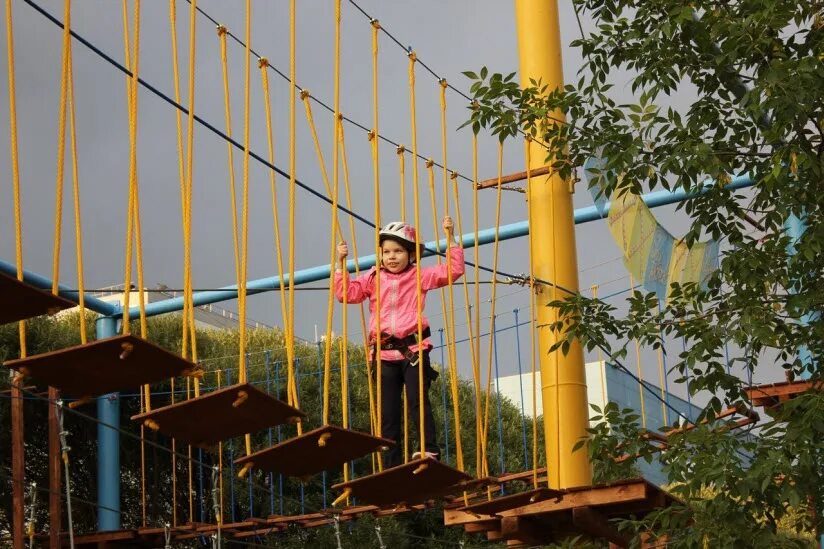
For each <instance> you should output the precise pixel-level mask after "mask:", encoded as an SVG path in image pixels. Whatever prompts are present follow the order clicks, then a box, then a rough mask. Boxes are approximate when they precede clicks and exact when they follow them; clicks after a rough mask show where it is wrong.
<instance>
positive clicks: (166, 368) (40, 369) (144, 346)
mask: <svg viewBox="0 0 824 549" xmlns="http://www.w3.org/2000/svg"><path fill="white" fill-rule="evenodd" d="M3 365H4V366H6V367H7V368H12V369H14V370H17V371H18V372H20V373H21V374H23V375H26V376H30V377H32V378H33V379H34V380H35V381H37V382H38V383H40V384H42V385H48V386H50V387H56V388H57V389H60V391H61V392H63V394H65V395H68V396H72V397H80V398H84V397H96V396H100V395H104V394H106V393H113V392H116V391H121V390H126V389H134V388H136V387H139V386H141V385H144V384H147V383H156V382H158V381H162V380H165V379H169V378H170V377H178V376H185V375H192V374H195V373H196V372H198V371H199V368H198V366H197V365H196V364H194V363H193V362H189V361H188V360H185V359H183V358H181V357H180V356H178V355H176V354H174V353H170V352H169V351H167V350H165V349H161V348H160V347H158V346H157V345H155V344H153V343H149V342H148V341H146V340H144V339H141V338H139V337H136V336H133V335H125V336H117V337H112V338H108V339H100V340H98V341H93V342H91V343H87V344H85V345H77V346H75V347H69V348H67V349H61V350H59V351H52V352H50V353H44V354H41V355H35V356H30V357H28V358H21V359H17V360H8V361H6V362H5V363H3Z"/></svg>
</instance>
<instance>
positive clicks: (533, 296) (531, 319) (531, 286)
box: [524, 136, 538, 489]
mask: <svg viewBox="0 0 824 549" xmlns="http://www.w3.org/2000/svg"><path fill="white" fill-rule="evenodd" d="M531 140H532V139H531V138H530V137H529V136H527V138H526V140H525V141H524V151H526V187H527V193H526V197H527V200H526V207H527V223H528V224H529V233H528V234H529V360H530V366H531V368H532V487H533V488H535V489H537V488H538V379H537V378H538V376H537V367H536V365H537V360H536V356H535V354H536V353H535V332H536V330H537V327H536V326H535V299H536V298H537V296H536V294H535V241H534V238H533V235H532V226H533V215H535V212H534V211H533V208H532V201H531V200H529V197H530V196H532V175H531V171H530V166H531V165H532V150H531V148H530V146H529V143H530V141H531Z"/></svg>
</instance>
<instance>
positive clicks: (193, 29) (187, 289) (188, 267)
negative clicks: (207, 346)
mask: <svg viewBox="0 0 824 549" xmlns="http://www.w3.org/2000/svg"><path fill="white" fill-rule="evenodd" d="M196 18H197V0H192V1H191V2H190V9H189V82H188V94H189V113H188V116H187V118H186V184H185V189H184V195H185V196H184V200H183V204H184V208H185V209H184V216H183V234H184V238H183V279H184V280H183V284H184V290H183V294H184V297H183V300H184V308H183V316H184V317H186V319H185V320H184V331H186V332H187V334H186V335H184V341H185V338H186V337H187V336H188V338H189V340H190V342H191V356H192V360H196V354H197V344H196V342H195V340H194V336H195V330H194V304H193V301H192V299H193V298H192V252H191V234H192V184H193V181H194V137H195V136H194V122H195V67H196V61H197V57H196V55H197V49H196V43H197V40H196V39H197V26H196V24H195V23H196V20H197V19H196ZM184 349H185V348H184ZM184 352H185V351H184ZM184 356H185V355H184ZM188 385H189V382H188V381H187V386H188ZM194 392H195V398H197V397H199V396H200V380H199V379H198V378H197V377H196V378H194ZM191 453H192V448H191V446H190V447H189V467H190V469H191ZM189 477H190V484H191V472H190V475H189ZM190 489H191V486H190Z"/></svg>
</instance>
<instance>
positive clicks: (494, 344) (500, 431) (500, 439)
mask: <svg viewBox="0 0 824 549" xmlns="http://www.w3.org/2000/svg"><path fill="white" fill-rule="evenodd" d="M496 319H497V317H496V316H494V315H493V316H492V351H493V356H494V358H495V394H496V397H497V398H496V399H495V400H496V403H497V409H498V453H499V455H500V459H499V461H500V469H499V471H500V472H501V473H503V472H504V423H503V420H502V419H501V386H500V381H499V379H500V377H501V375H500V373H499V372H498V331H497V330H496V328H495V321H496ZM504 494H505V492H504V487H503V485H501V495H504Z"/></svg>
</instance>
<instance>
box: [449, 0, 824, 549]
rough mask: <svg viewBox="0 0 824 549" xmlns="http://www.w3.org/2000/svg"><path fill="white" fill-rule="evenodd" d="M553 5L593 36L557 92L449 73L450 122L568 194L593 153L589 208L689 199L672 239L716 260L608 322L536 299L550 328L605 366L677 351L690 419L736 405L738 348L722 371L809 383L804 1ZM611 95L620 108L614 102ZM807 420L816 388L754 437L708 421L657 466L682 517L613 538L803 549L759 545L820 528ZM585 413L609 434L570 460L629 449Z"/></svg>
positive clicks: (815, 12)
mask: <svg viewBox="0 0 824 549" xmlns="http://www.w3.org/2000/svg"><path fill="white" fill-rule="evenodd" d="M573 3H574V6H575V8H576V11H577V12H578V13H579V15H580V16H581V17H583V18H591V20H592V21H593V22H594V30H593V31H592V32H590V33H589V34H587V35H582V36H581V38H579V39H576V40H574V41H573V43H572V45H573V46H574V47H577V48H578V49H579V50H580V52H581V54H582V57H583V60H584V61H583V66H582V67H581V69H580V71H579V72H578V74H577V76H576V79H575V82H574V83H570V84H566V85H564V86H563V87H559V88H557V89H550V88H549V87H548V86H547V85H546V83H543V82H540V81H536V80H531V81H530V82H529V83H528V85H527V86H526V87H525V88H522V87H521V86H520V85H519V84H518V83H517V82H515V79H514V76H513V75H511V74H509V75H505V74H501V73H494V72H490V71H489V70H488V69H486V68H483V69H482V70H480V71H476V72H467V73H465V74H466V75H467V76H468V77H469V78H470V79H471V80H473V83H472V87H471V91H472V93H473V94H474V100H475V101H474V105H473V106H472V108H471V112H470V117H469V120H468V121H467V122H466V124H465V125H468V126H471V128H472V129H473V130H474V131H475V132H478V131H480V130H481V129H483V128H486V129H489V130H491V131H492V132H493V133H494V134H495V135H497V136H498V137H499V139H501V140H502V141H503V140H506V139H513V138H515V139H519V138H521V136H529V138H531V139H533V140H535V141H537V142H539V143H541V144H542V145H543V146H544V147H545V149H546V158H547V162H548V164H550V166H551V168H552V169H553V170H554V171H556V172H557V173H559V174H560V175H561V176H563V177H564V178H574V179H577V178H578V176H579V175H580V173H581V172H580V170H581V167H582V166H583V164H584V162H585V161H586V160H587V159H589V158H600V159H602V161H603V168H602V169H601V170H600V171H598V172H597V174H596V177H595V178H594V181H593V183H594V184H598V185H603V187H604V189H605V192H606V194H607V196H610V195H612V193H613V192H617V193H618V194H619V195H620V194H621V193H627V192H631V193H639V194H640V193H643V192H646V191H649V190H653V189H657V188H663V189H667V190H672V189H683V190H687V191H689V192H691V193H693V196H692V198H691V199H690V200H688V201H686V202H683V203H682V204H681V205H680V208H681V209H682V210H683V212H685V214H686V215H687V216H689V218H690V221H691V226H690V230H689V232H688V233H687V235H686V241H687V243H688V244H690V245H691V244H692V243H694V242H696V241H697V240H698V239H699V238H702V237H707V236H710V237H712V238H714V239H717V240H720V241H721V242H722V244H723V254H722V258H721V264H720V268H719V269H718V270H717V271H716V272H715V273H714V274H713V275H712V277H711V278H710V280H709V281H708V282H707V283H706V285H702V286H699V285H697V284H683V285H674V286H673V287H672V288H671V289H670V297H669V299H668V301H667V303H661V304H660V305H661V307H660V310H659V303H658V299H656V298H655V296H654V295H652V294H645V293H643V292H637V291H636V292H634V293H633V295H632V296H631V297H630V299H629V303H628V312H626V314H624V313H622V312H620V311H619V309H618V308H616V307H615V306H613V305H610V304H607V303H605V302H602V301H599V300H597V299H588V298H585V297H583V296H575V297H572V298H569V299H565V300H563V301H558V302H555V303H553V304H551V306H553V307H557V308H558V309H560V312H561V313H562V317H563V318H565V319H566V322H564V323H558V324H556V325H554V326H552V327H550V329H554V330H556V331H558V332H562V333H563V335H564V336H573V335H574V336H575V337H578V338H580V340H581V342H582V343H583V344H584V345H585V346H586V348H587V349H590V350H591V349H594V348H596V347H600V348H602V349H604V350H606V351H607V352H609V353H610V354H611V355H612V356H613V357H616V358H619V359H620V358H621V357H622V356H625V354H626V346H627V344H628V343H629V341H630V340H631V339H633V338H635V339H638V340H639V341H640V342H641V343H642V344H645V345H650V346H653V347H657V346H660V345H662V344H663V342H664V341H665V340H666V339H676V338H677V339H681V338H683V339H684V341H685V343H686V350H685V351H684V352H682V353H680V354H679V356H678V360H677V362H676V363H675V365H674V366H673V370H674V371H675V372H677V377H678V378H679V379H678V380H677V381H678V382H679V383H682V384H685V383H688V390H689V391H690V392H691V393H693V394H696V393H698V392H699V391H709V392H710V393H712V394H713V395H715V396H714V397H713V398H711V399H710V401H709V403H708V404H707V406H706V408H705V410H704V412H703V413H702V417H701V418H698V419H710V420H712V419H713V417H714V416H715V414H717V413H718V412H719V411H720V410H721V409H722V408H724V407H726V406H732V405H736V404H744V405H746V404H747V403H746V402H745V401H744V400H743V399H744V397H743V389H744V387H745V382H743V381H742V380H741V379H739V377H738V376H736V375H731V374H730V373H728V369H727V364H726V361H725V360H724V346H725V344H727V343H729V344H730V345H732V346H733V347H734V348H735V349H737V350H739V352H738V353H737V356H736V357H734V358H733V370H734V371H747V370H748V371H750V372H751V373H752V372H754V371H756V369H758V370H759V372H761V371H766V372H770V373H771V374H772V375H773V376H774V377H775V378H777V379H775V381H783V379H782V378H783V377H784V373H785V372H786V375H787V376H788V377H790V378H793V377H799V376H805V377H806V376H810V377H812V378H813V379H815V380H820V379H821V364H820V357H821V356H822V350H824V324H822V320H821V316H820V311H821V309H822V304H824V287H823V285H822V274H823V271H824V254H822V253H821V252H822V242H824V224H822V214H824V200H822V198H821V197H822V196H824V139H823V138H824V101H822V91H821V90H824V47H822V46H823V45H824V18H823V17H824V16H823V15H822V8H824V5H822V4H821V2H817V1H809V0H801V1H798V0H769V1H768V0H733V1H728V0H724V1H718V0H696V1H693V2H683V1H681V0H643V1H641V0H573ZM625 82H626V86H624V83H625ZM616 87H618V88H620V90H619V91H620V93H618V91H617V90H616ZM627 93H630V94H631V96H632V98H631V100H630V101H626V100H619V99H617V97H618V96H619V95H622V94H623V96H626V95H627ZM562 117H565V121H564V120H563V119H562ZM743 174H748V175H749V176H750V177H751V179H752V180H753V181H754V186H753V187H752V188H751V189H747V190H734V189H731V188H730V187H729V186H728V185H727V183H728V182H729V181H730V180H731V178H732V177H734V176H737V175H743ZM796 218H798V219H801V220H803V222H804V224H805V225H806V230H805V231H804V232H803V234H801V235H800V236H799V237H798V238H793V237H792V236H791V235H790V234H789V233H788V231H787V230H786V227H787V225H788V224H789V223H791V222H792V221H793V220H794V219H796ZM559 339H560V340H565V337H562V338H559ZM823 407H824V393H822V392H820V391H814V392H811V393H809V394H806V395H804V396H803V397H801V398H798V399H796V400H794V401H793V402H791V403H789V404H788V405H786V406H785V407H783V409H782V410H781V411H780V412H779V413H778V414H777V415H776V416H775V417H774V418H768V421H766V422H764V423H762V424H761V425H760V426H759V428H758V429H757V430H755V431H754V432H753V433H751V434H752V435H754V436H739V435H736V434H734V433H733V432H731V431H730V430H728V429H723V428H722V429H719V428H718V424H717V423H711V424H710V425H711V426H705V427H700V428H697V429H694V430H691V431H688V432H686V433H683V434H680V435H677V436H674V437H673V443H672V445H671V447H670V449H669V450H668V451H667V452H665V453H664V454H663V456H662V461H663V463H664V465H665V468H666V472H667V474H668V475H669V479H670V481H671V482H672V483H673V484H672V491H673V493H674V494H676V495H677V496H678V497H680V498H682V500H683V501H684V505H683V506H676V507H674V508H671V509H669V510H666V511H662V512H659V513H653V514H651V515H650V516H649V517H647V518H646V519H645V520H643V521H639V522H636V523H632V524H630V525H629V526H634V527H636V528H638V529H642V528H644V529H652V530H653V531H654V532H657V533H661V534H666V535H668V536H669V537H670V540H671V542H673V543H675V544H676V545H683V546H695V545H699V544H702V543H706V544H709V546H713V547H717V546H753V547H756V546H761V547H772V546H774V545H782V544H788V543H790V544H792V543H803V542H802V541H798V540H793V539H791V538H786V537H781V536H779V534H778V531H779V526H778V525H779V524H782V525H783V526H784V527H789V528H790V529H791V530H793V531H795V532H798V533H803V532H807V533H809V532H811V531H812V532H815V531H819V532H820V531H822V530H824V521H823V520H822V517H823V516H824V512H822V511H824V486H823V485H822V480H824V420H822V419H821V418H822V415H821V412H822V409H823ZM607 416H609V417H607ZM599 417H600V418H601V419H608V420H612V422H613V423H611V425H610V427H609V428H604V429H595V430H593V432H592V436H593V441H594V442H596V443H595V444H591V445H590V448H595V449H604V448H610V447H611V448H612V449H615V448H617V447H623V446H626V445H637V440H636V439H634V438H633V437H635V436H637V428H633V427H632V425H633V424H635V423H637V418H633V417H631V414H622V413H620V412H619V411H618V410H609V411H606V410H602V411H599ZM712 425H714V427H713V426H712ZM610 437H611V438H612V440H610ZM622 445H623V446H622ZM640 453H641V454H642V455H643V452H640ZM607 467H611V466H610V465H608V464H607ZM813 509H815V510H817V512H813ZM788 521H789V522H788Z"/></svg>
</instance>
